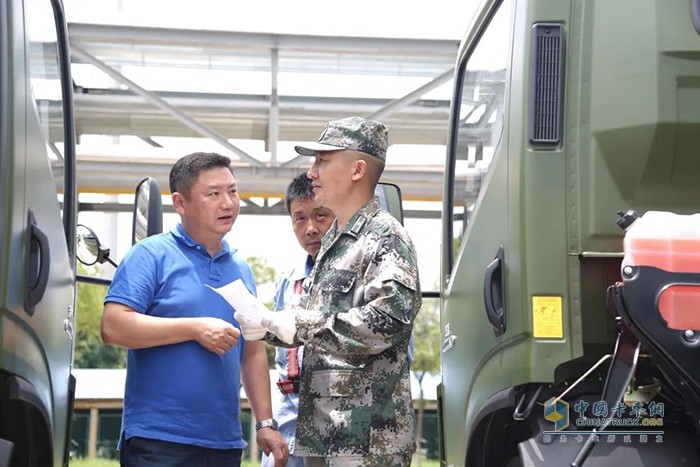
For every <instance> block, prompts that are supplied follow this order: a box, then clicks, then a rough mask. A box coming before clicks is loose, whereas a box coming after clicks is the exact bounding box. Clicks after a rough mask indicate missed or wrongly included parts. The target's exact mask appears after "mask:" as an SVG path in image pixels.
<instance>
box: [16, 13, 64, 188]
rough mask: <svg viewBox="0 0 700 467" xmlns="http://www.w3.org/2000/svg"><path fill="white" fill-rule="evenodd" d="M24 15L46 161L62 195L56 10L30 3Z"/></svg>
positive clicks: (60, 111)
mask: <svg viewBox="0 0 700 467" xmlns="http://www.w3.org/2000/svg"><path fill="white" fill-rule="evenodd" d="M25 12H26V15H27V36H28V47H29V49H28V53H29V79H30V85H31V94H32V98H33V100H34V104H35V111H36V113H37V116H38V118H39V122H40V124H41V131H42V133H43V137H44V143H45V146H46V157H47V158H48V161H49V164H50V166H51V170H52V173H53V176H54V180H55V181H56V187H57V188H58V189H59V191H61V192H62V191H63V146H64V144H63V142H64V141H63V140H64V132H63V125H64V116H63V98H62V94H61V70H60V65H59V60H58V57H59V49H58V39H57V37H58V36H57V33H56V23H55V20H54V12H53V7H52V6H51V2H50V1H49V0H28V1H27V2H26V8H25ZM30 118H31V117H30Z"/></svg>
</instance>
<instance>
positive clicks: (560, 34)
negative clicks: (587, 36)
mask: <svg viewBox="0 0 700 467" xmlns="http://www.w3.org/2000/svg"><path fill="white" fill-rule="evenodd" d="M532 44H533V49H534V50H533V53H532V59H533V64H532V70H533V74H532V93H531V102H530V143H531V144H533V145H548V146H549V145H558V144H560V143H561V127H562V99H563V94H564V93H563V89H562V88H563V73H564V66H563V65H564V60H563V55H564V28H563V26H562V25H560V24H544V23H541V24H536V25H535V26H534V27H533V40H532Z"/></svg>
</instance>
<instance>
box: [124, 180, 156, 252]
mask: <svg viewBox="0 0 700 467" xmlns="http://www.w3.org/2000/svg"><path fill="white" fill-rule="evenodd" d="M162 231H163V202H162V200H161V198H160V185H159V184H158V180H156V179H155V178H151V177H146V178H144V179H143V180H141V181H140V182H139V184H138V185H137V186H136V194H135V197H134V217H133V220H132V225H131V244H132V245H133V244H135V243H138V242H140V241H141V240H143V239H144V238H146V237H150V236H151V235H155V234H159V233H161V232H162Z"/></svg>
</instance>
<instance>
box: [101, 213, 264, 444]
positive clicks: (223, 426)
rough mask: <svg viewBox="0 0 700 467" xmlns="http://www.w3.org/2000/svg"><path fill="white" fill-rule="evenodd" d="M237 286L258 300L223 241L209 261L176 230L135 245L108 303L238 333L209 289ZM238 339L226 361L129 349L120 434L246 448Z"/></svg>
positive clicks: (172, 350) (174, 350)
mask: <svg viewBox="0 0 700 467" xmlns="http://www.w3.org/2000/svg"><path fill="white" fill-rule="evenodd" d="M236 279H241V280H242V281H243V283H244V284H245V285H246V287H247V288H248V290H250V292H251V293H253V294H255V293H256V290H255V281H254V279H253V272H252V270H251V269H250V266H248V264H247V263H246V262H245V261H244V260H243V259H241V258H239V257H238V256H237V255H236V254H235V250H233V249H230V248H229V246H228V244H227V243H226V241H223V242H222V249H221V250H220V251H219V252H218V253H217V254H216V255H215V256H214V257H211V256H210V255H209V253H207V249H206V247H205V246H204V245H203V244H198V243H197V242H195V241H194V240H192V238H190V237H189V236H188V235H187V234H186V233H185V231H184V230H183V229H182V226H181V225H178V226H177V227H176V228H175V229H174V230H172V231H171V232H168V233H163V234H160V235H156V236H152V237H148V238H146V239H144V240H143V241H141V242H139V243H137V244H136V245H134V246H133V247H132V248H131V249H130V250H129V252H128V253H127V254H126V256H125V257H124V259H123V260H122V262H121V264H120V265H119V267H118V268H117V271H116V273H115V275H114V279H113V282H112V285H111V286H110V288H109V291H108V293H107V297H106V298H105V303H106V302H117V303H121V304H123V305H126V306H128V307H129V308H132V309H134V310H135V311H137V312H139V313H144V314H147V315H151V316H161V317H167V318H178V317H215V318H221V319H223V320H225V321H228V322H229V323H232V324H234V325H235V326H236V327H239V326H238V323H237V322H236V321H235V320H234V318H233V311H234V310H233V309H232V308H231V306H230V305H229V304H228V303H227V302H226V301H225V300H224V299H223V298H222V297H221V296H219V294H217V293H216V292H214V291H213V290H211V289H210V288H208V287H206V285H210V286H212V287H221V286H223V285H226V284H228V283H230V282H233V281H234V280H236ZM243 348H244V343H243V339H240V340H239V341H238V344H237V345H236V346H235V347H233V348H232V349H231V350H229V351H228V352H226V354H224V355H223V356H218V355H216V354H214V353H212V352H210V351H208V350H207V349H205V348H204V347H202V346H201V345H199V344H198V343H197V342H196V341H188V342H182V343H179V344H172V345H164V346H159V347H152V348H147V349H135V350H128V352H127V374H126V389H125V394H124V414H123V419H122V433H123V438H124V439H129V438H131V437H133V436H140V437H144V438H151V439H159V440H164V441H170V442H175V443H184V444H192V445H197V446H204V447H208V448H216V449H239V448H243V447H245V442H244V441H243V437H242V431H241V424H240V419H239V412H240V400H239V395H240V381H241V378H240V376H241V375H240V373H241V357H242V355H243Z"/></svg>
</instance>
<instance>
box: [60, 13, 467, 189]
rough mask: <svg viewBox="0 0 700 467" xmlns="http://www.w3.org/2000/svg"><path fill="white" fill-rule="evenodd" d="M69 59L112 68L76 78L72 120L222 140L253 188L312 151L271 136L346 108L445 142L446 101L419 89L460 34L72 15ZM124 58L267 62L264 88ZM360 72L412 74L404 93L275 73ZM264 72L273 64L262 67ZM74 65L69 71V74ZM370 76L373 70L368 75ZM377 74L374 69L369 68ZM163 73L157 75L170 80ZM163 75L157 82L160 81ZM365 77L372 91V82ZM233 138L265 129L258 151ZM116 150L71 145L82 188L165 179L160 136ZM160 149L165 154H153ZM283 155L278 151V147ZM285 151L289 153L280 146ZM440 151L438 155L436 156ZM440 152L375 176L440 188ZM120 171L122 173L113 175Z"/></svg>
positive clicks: (314, 129) (439, 75)
mask: <svg viewBox="0 0 700 467" xmlns="http://www.w3.org/2000/svg"><path fill="white" fill-rule="evenodd" d="M69 37H70V39H71V47H72V61H73V64H74V66H76V65H81V64H85V63H89V64H91V65H93V66H95V67H97V68H99V69H100V70H102V71H103V72H104V73H107V74H108V75H109V77H110V80H111V81H110V84H109V85H106V86H102V87H90V86H87V85H85V84H84V83H83V82H81V80H80V79H77V80H76V82H75V113H76V130H77V134H78V138H79V141H80V137H81V135H87V134H97V135H112V136H120V135H134V136H137V137H140V138H142V139H143V140H144V141H146V142H149V143H150V144H152V145H153V146H156V147H157V146H158V144H156V143H155V141H154V139H153V138H156V137H159V136H160V137H163V136H171V137H172V136H175V137H202V138H209V139H211V140H214V141H216V142H218V143H219V145H220V147H221V150H220V152H221V153H222V154H226V155H229V156H231V158H232V160H234V162H235V166H236V175H237V177H238V178H239V184H240V186H241V189H242V190H244V191H248V192H250V193H255V195H256V196H262V197H266V196H279V195H281V194H282V193H283V192H284V190H285V188H286V186H287V184H288V183H289V181H290V180H291V178H292V177H293V176H294V175H296V174H297V173H299V171H300V170H302V169H303V168H304V167H308V165H309V162H310V161H309V159H308V158H292V159H291V160H284V159H289V156H290V155H289V154H286V155H279V154H277V152H278V149H277V147H278V142H279V141H313V140H316V139H317V138H318V135H319V134H320V133H321V130H322V129H323V127H324V125H325V123H326V122H327V121H329V120H332V119H335V118H341V117H345V116H349V115H364V116H368V117H371V118H376V119H379V120H382V121H383V122H384V123H386V124H387V126H388V127H389V132H390V133H389V137H390V142H391V143H392V144H445V142H446V134H447V120H448V114H449V101H448V100H447V98H445V97H443V98H442V99H434V100H427V99H421V96H423V95H425V94H426V93H428V92H429V91H431V90H433V89H436V88H438V87H439V86H441V85H443V84H444V83H447V82H449V81H450V80H451V78H452V70H453V66H454V60H455V57H456V55H457V49H458V46H459V43H458V42H457V41H449V40H431V39H396V38H367V37H331V36H310V35H290V34H266V33H241V32H225V31H202V30H182V29H165V28H149V27H134V26H111V25H98V24H77V23H71V24H69ZM128 67H139V68H141V69H145V70H146V71H149V70H152V71H154V72H156V71H161V72H162V70H175V69H177V70H189V72H192V71H195V72H201V75H202V76H204V74H206V73H209V72H211V71H222V72H258V73H259V72H264V73H265V76H266V77H267V79H268V80H269V90H267V93H253V94H251V93H249V92H245V91H238V90H237V89H236V86H235V83H231V86H230V88H231V92H211V91H210V90H207V89H202V90H201V91H200V90H197V91H196V92H195V91H192V90H188V91H178V90H167V91H160V90H154V89H146V88H145V87H142V86H141V85H140V84H138V83H137V82H135V81H136V79H134V80H133V81H132V80H131V79H129V78H128V77H126V76H125V75H124V74H122V70H124V69H125V68H128ZM281 73H284V74H287V76H288V74H300V75H301V76H308V79H309V80H314V79H319V78H318V77H319V76H323V75H328V76H345V77H347V76H351V77H353V79H354V77H356V76H358V77H359V76H362V77H364V79H369V80H370V81H369V82H370V83H371V82H372V79H376V80H386V79H387V77H391V78H395V79H397V81H398V80H400V79H403V78H414V79H418V78H420V80H417V81H418V82H420V83H423V84H420V85H418V86H416V87H415V88H414V89H412V90H410V92H406V93H405V94H404V95H402V96H398V97H395V96H391V97H376V96H375V97H362V96H355V97H343V93H342V90H339V91H340V92H339V93H338V95H336V96H326V95H292V94H288V95H280V94H279V92H278V88H279V86H278V85H279V78H280V74H281ZM267 74H269V75H267ZM76 76H77V74H76ZM368 76H369V78H367V77H368ZM372 77H375V78H372ZM167 80H168V78H165V81H166V82H165V83H164V84H167ZM167 88H168V86H163V87H162V89H167ZM369 91H370V89H367V94H366V95H368V96H372V95H373V94H372V93H371V92H369ZM230 140H261V141H264V142H265V146H264V147H265V150H266V152H267V153H266V154H255V153H251V152H246V151H244V150H242V149H241V148H239V147H237V146H236V145H235V144H234V142H232V141H230ZM111 152H113V151H111V150H109V151H108V150H107V149H105V151H103V152H102V151H99V150H97V151H96V150H90V151H89V153H86V152H85V150H82V149H81V148H80V147H79V164H78V182H79V186H80V189H81V191H98V192H106V193H114V192H131V190H132V189H133V187H135V185H136V183H137V181H138V180H139V179H140V178H142V177H144V176H147V175H150V176H155V177H157V178H158V179H159V181H160V182H161V186H163V187H167V173H168V170H169V167H170V165H171V164H172V162H173V161H174V160H175V159H176V158H177V157H179V156H181V155H183V154H180V153H174V151H173V149H168V148H162V149H154V148H148V150H144V151H142V153H136V154H134V153H130V154H129V155H128V157H114V156H113V154H109V153H111ZM160 153H162V154H160ZM280 156H281V157H280ZM285 156H286V157H285ZM436 162H437V163H438V164H437V165H436V164H435V163H436ZM440 162H442V161H441V160H440V161H433V165H432V167H430V166H429V165H425V166H424V165H401V166H397V165H395V164H394V163H393V162H392V161H391V160H390V161H389V165H388V166H387V169H386V171H385V174H384V176H383V180H386V181H391V182H395V183H398V184H399V185H400V186H401V188H402V192H403V195H404V198H405V199H420V200H438V199H440V198H441V197H442V168H441V167H440V166H439V163H440ZM115 174H118V176H115Z"/></svg>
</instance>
